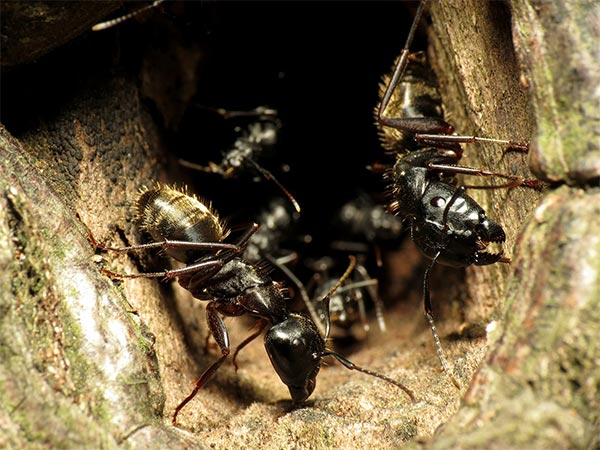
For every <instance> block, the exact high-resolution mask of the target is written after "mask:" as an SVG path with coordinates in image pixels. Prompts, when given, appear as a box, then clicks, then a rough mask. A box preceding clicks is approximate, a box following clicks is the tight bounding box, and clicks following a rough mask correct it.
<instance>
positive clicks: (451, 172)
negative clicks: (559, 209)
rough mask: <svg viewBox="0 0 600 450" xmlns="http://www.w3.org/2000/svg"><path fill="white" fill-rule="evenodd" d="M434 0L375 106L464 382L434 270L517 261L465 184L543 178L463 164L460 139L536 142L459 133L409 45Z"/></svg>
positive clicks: (391, 173)
mask: <svg viewBox="0 0 600 450" xmlns="http://www.w3.org/2000/svg"><path fill="white" fill-rule="evenodd" d="M426 4H427V0H423V1H422V2H421V3H420V4H419V7H418V9H417V13H416V16H415V19H414V21H413V23H412V27H411V29H410V32H409V35H408V38H407V41H406V44H405V46H404V48H403V49H402V52H401V53H400V56H399V58H398V60H397V61H396V65H395V69H394V71H393V75H392V76H391V77H385V78H384V84H383V85H382V86H381V90H380V98H381V101H380V103H379V105H378V107H377V108H376V111H375V112H376V118H377V122H378V125H379V131H380V137H381V141H382V145H383V147H384V148H385V149H386V151H387V153H388V155H390V156H392V157H393V158H395V161H394V163H393V165H392V166H391V167H388V168H387V170H386V172H385V175H384V178H385V180H386V181H387V184H388V189H387V190H388V195H389V196H390V197H391V200H390V204H389V210H390V212H391V213H393V214H395V215H397V216H399V217H400V218H402V219H404V220H406V221H407V222H408V223H409V224H410V225H409V226H410V230H411V236H412V239H413V241H414V242H415V244H416V246H417V247H418V248H419V249H420V250H421V251H422V252H423V253H424V254H425V256H427V257H428V258H429V259H431V263H430V265H429V266H428V268H427V269H426V270H425V275H424V280H423V303H424V307H425V315H426V317H427V319H428V321H429V324H430V327H431V331H432V333H433V337H434V340H435V343H436V349H437V353H438V356H439V359H440V361H441V364H442V366H443V368H444V370H445V371H446V372H447V373H448V374H449V375H450V377H451V379H452V381H453V383H454V384H455V385H456V386H457V387H459V384H458V382H457V381H456V379H455V378H454V376H453V375H452V373H451V370H450V366H449V364H448V362H447V361H446V358H445V356H444V352H443V350H442V346H441V343H440V339H439V336H438V333H437V330H436V327H435V324H434V321H433V316H432V308H431V300H430V295H429V273H430V272H431V269H432V268H433V266H434V265H435V263H436V262H437V263H440V264H443V265H447V266H453V267H466V266H470V265H472V264H474V265H480V266H481V265H488V264H494V263H496V262H505V263H506V262H510V259H509V258H506V257H504V256H503V254H502V252H500V253H488V252H487V251H486V248H487V246H488V244H489V243H490V242H494V243H502V242H504V241H505V239H506V237H505V233H504V230H503V228H502V226H501V225H499V224H498V223H496V222H494V221H492V220H491V219H489V218H488V217H487V216H486V213H485V211H484V210H483V209H482V208H481V207H480V206H479V205H478V204H477V202H475V200H473V199H472V198H471V197H469V196H468V195H467V194H466V193H465V187H478V188H484V189H496V188H513V187H516V186H526V187H538V182H537V181H536V180H525V179H523V178H520V177H515V176H510V175H505V174H501V173H496V172H490V171H487V170H482V169H475V168H471V167H465V166H459V165H457V163H458V162H459V161H460V159H461V157H462V149H461V147H460V143H466V142H492V143H499V144H502V145H504V146H507V147H509V148H516V149H520V150H527V149H528V145H527V144H523V143H517V142H513V141H508V140H501V139H489V138H481V137H477V136H457V135H455V134H454V127H453V126H452V125H450V124H449V123H448V122H446V121H445V120H444V117H443V109H442V100H441V97H440V94H439V92H438V88H437V80H436V79H435V76H434V74H433V72H432V71H431V69H430V68H429V67H428V66H427V64H426V60H425V55H424V54H423V53H422V52H419V53H410V51H409V48H410V45H411V43H412V40H413V37H414V35H415V31H416V28H417V26H418V24H419V20H420V17H421V15H422V14H423V11H424V9H425V7H426ZM457 174H465V175H476V176H485V177H491V176H495V177H499V178H503V179H505V180H508V181H507V182H506V183H505V184H502V185H495V186H459V185H458V184H457V182H456V180H455V179H454V176H455V175H457Z"/></svg>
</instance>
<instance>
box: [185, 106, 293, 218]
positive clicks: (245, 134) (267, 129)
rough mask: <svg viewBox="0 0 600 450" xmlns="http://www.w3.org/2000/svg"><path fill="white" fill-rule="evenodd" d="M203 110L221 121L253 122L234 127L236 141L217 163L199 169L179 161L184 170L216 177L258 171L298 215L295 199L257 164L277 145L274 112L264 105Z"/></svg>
mask: <svg viewBox="0 0 600 450" xmlns="http://www.w3.org/2000/svg"><path fill="white" fill-rule="evenodd" d="M203 108H204V109H207V110H210V111H213V112H215V113H217V114H219V115H220V116H221V117H223V118H224V119H236V118H251V119H253V120H252V121H250V122H249V123H248V124H247V125H246V126H245V127H236V128H235V131H236V133H237V135H238V136H237V139H236V140H235V142H234V143H233V145H232V147H231V148H230V149H229V150H227V151H224V152H223V159H222V160H221V162H220V163H218V164H217V163H214V162H209V164H208V166H202V165H200V164H196V163H193V162H190V161H187V160H184V159H180V160H179V163H180V164H181V165H182V166H184V167H187V168H190V169H194V170H199V171H202V172H208V173H215V174H219V175H221V176H222V177H224V178H232V177H237V176H239V175H240V174H241V173H245V172H248V171H255V172H258V173H259V174H260V175H262V176H263V177H264V178H265V179H266V180H272V181H273V182H274V183H275V184H276V185H277V186H278V187H279V189H281V191H282V192H283V193H284V194H285V195H286V197H287V198H288V199H289V200H290V202H291V203H292V205H293V206H294V209H295V210H296V212H298V213H300V205H299V204H298V202H297V201H296V199H295V198H294V196H293V195H292V194H291V193H290V192H289V191H288V190H287V189H286V188H285V187H284V186H283V185H282V184H281V183H280V182H279V181H278V180H277V178H275V175H273V174H272V173H271V172H270V171H268V170H267V169H265V168H264V167H262V166H261V165H260V164H259V163H258V162H257V159H259V158H260V157H264V156H266V155H267V154H268V153H272V152H273V149H274V148H275V146H276V145H277V143H278V140H279V132H280V130H281V121H280V120H279V117H278V114H277V111H276V110H274V109H272V108H269V107H266V106H259V107H257V108H255V109H253V110H250V111H228V110H225V109H222V108H209V107H206V106H203Z"/></svg>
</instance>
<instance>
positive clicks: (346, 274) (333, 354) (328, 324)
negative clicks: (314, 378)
mask: <svg viewBox="0 0 600 450" xmlns="http://www.w3.org/2000/svg"><path fill="white" fill-rule="evenodd" d="M348 259H349V260H350V264H348V268H347V269H346V271H345V272H344V274H343V275H342V276H341V277H340V279H339V280H338V281H337V283H335V285H334V286H333V287H332V288H331V289H330V290H329V292H327V294H326V295H325V297H323V299H322V300H321V301H322V302H324V303H325V325H326V332H325V342H327V339H329V331H330V328H331V318H330V317H329V300H330V299H331V296H332V295H333V294H334V293H335V291H336V290H337V289H338V288H339V287H340V286H341V285H342V283H343V282H344V281H346V279H347V278H348V277H349V276H350V274H351V273H352V271H353V270H354V268H355V267H356V256H354V255H349V256H348ZM319 356H320V357H321V358H322V357H325V356H331V357H333V358H335V359H336V360H337V361H338V362H339V363H340V364H342V365H343V366H344V367H345V368H346V369H349V370H356V371H357V372H362V373H364V374H366V375H371V376H373V377H375V378H379V379H380V380H383V381H387V382H388V383H391V384H393V385H394V386H397V387H399V388H400V389H402V390H403V391H404V392H405V393H406V395H408V397H409V398H410V401H411V402H412V403H415V402H416V399H415V394H413V392H412V391H411V390H410V389H408V388H407V387H406V386H404V385H403V384H402V383H400V382H398V381H396V380H393V379H392V378H389V377H386V376H385V375H382V374H380V373H378V372H374V371H372V370H369V369H365V368H364V367H360V366H357V365H356V364H354V363H353V362H352V361H350V360H349V359H347V358H344V357H343V356H342V355H340V354H339V353H337V352H334V351H333V350H326V351H324V352H323V353H321V354H320V355H319Z"/></svg>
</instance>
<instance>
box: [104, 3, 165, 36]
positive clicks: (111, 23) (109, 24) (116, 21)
mask: <svg viewBox="0 0 600 450" xmlns="http://www.w3.org/2000/svg"><path fill="white" fill-rule="evenodd" d="M164 1H165V0H155V1H154V2H152V4H150V5H146V6H144V7H143V8H140V9H138V10H136V11H133V12H130V13H129V14H125V15H124V16H121V17H117V18H116V19H111V20H107V21H105V22H100V23H97V24H96V25H94V26H93V27H92V31H100V30H106V29H107V28H111V27H114V26H115V25H118V24H120V23H122V22H125V21H126V20H129V19H131V18H132V17H135V16H137V15H138V14H140V13H142V12H144V11H148V10H149V9H152V8H156V7H157V6H158V5H160V4H161V3H162V2H164Z"/></svg>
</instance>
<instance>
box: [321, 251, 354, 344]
mask: <svg viewBox="0 0 600 450" xmlns="http://www.w3.org/2000/svg"><path fill="white" fill-rule="evenodd" d="M348 259H349V260H350V264H348V268H347V269H346V271H345V272H344V274H343V275H342V276H341V277H340V279H339V280H337V283H335V284H334V285H333V287H332V288H331V289H329V292H327V294H325V297H323V298H322V299H321V301H322V302H323V303H324V304H325V342H327V339H329V333H330V332H331V317H330V316H329V300H331V296H332V295H333V294H335V291H337V290H338V288H339V287H340V286H341V285H342V283H344V281H346V279H347V278H348V277H349V276H350V274H351V273H352V271H353V270H354V268H355V267H356V256H354V255H349V256H348Z"/></svg>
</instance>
